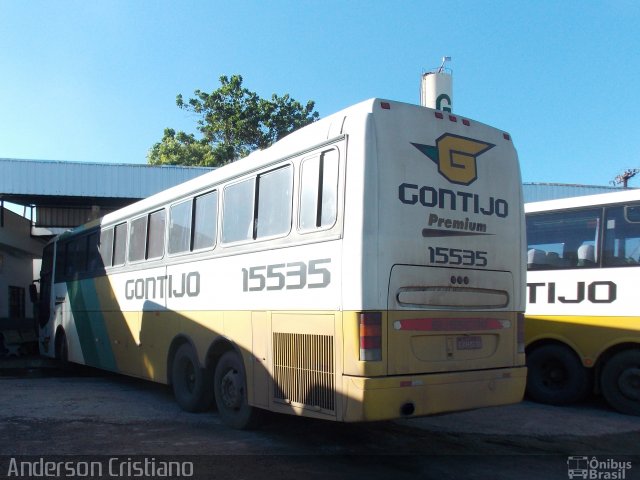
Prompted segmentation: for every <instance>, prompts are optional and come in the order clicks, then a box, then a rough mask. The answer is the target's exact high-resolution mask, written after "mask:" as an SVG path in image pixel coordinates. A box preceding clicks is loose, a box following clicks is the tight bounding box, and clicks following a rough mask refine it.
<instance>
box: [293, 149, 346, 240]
mask: <svg viewBox="0 0 640 480" xmlns="http://www.w3.org/2000/svg"><path fill="white" fill-rule="evenodd" d="M338 160H339V153H338V150H337V149H335V148H334V149H331V150H326V151H324V152H322V153H321V154H320V155H315V156H313V157H310V158H307V159H305V160H303V162H302V173H301V181H300V212H299V216H298V225H299V228H300V231H302V232H309V231H314V230H321V229H322V230H324V229H329V228H331V227H332V226H333V225H334V224H335V222H336V218H337V211H338V205H337V204H338V165H339V162H338Z"/></svg>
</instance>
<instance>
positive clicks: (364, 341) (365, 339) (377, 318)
mask: <svg viewBox="0 0 640 480" xmlns="http://www.w3.org/2000/svg"><path fill="white" fill-rule="evenodd" d="M358 323H359V334H360V360H361V361H380V360H382V313H381V312H362V313H360V314H359V319H358Z"/></svg>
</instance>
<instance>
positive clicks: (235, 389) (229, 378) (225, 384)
mask: <svg viewBox="0 0 640 480" xmlns="http://www.w3.org/2000/svg"><path fill="white" fill-rule="evenodd" d="M220 392H221V394H222V395H221V396H222V402H223V403H224V406H225V407H227V408H230V409H234V410H235V409H238V408H240V405H241V404H242V396H243V388H242V380H241V378H240V374H239V372H238V371H237V370H233V369H230V370H229V371H227V373H225V374H224V376H223V377H222V379H221V381H220Z"/></svg>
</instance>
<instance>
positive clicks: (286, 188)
mask: <svg viewBox="0 0 640 480" xmlns="http://www.w3.org/2000/svg"><path fill="white" fill-rule="evenodd" d="M291 171H292V168H291V166H290V165H288V166H286V167H283V168H279V169H277V170H273V171H271V172H267V173H263V174H261V175H258V185H257V190H258V211H257V214H256V238H261V237H271V236H274V235H281V234H286V233H288V232H289V230H290V229H291V202H292V198H293V197H292V188H293V178H292V176H291Z"/></svg>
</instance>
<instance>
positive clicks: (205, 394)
mask: <svg viewBox="0 0 640 480" xmlns="http://www.w3.org/2000/svg"><path fill="white" fill-rule="evenodd" d="M171 383H172V386H173V395H174V396H175V398H176V401H177V402H178V405H180V408H182V409H183V410H185V411H187V412H201V411H203V410H206V409H207V408H208V407H209V406H210V405H211V402H212V401H213V395H212V393H211V379H210V378H209V375H207V374H206V371H205V369H203V368H201V367H200V362H199V361H198V356H197V355H196V352H195V350H194V349H193V347H191V345H189V344H188V343H185V344H183V345H181V346H180V347H179V348H178V350H177V351H176V355H175V357H174V358H173V364H172V368H171Z"/></svg>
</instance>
